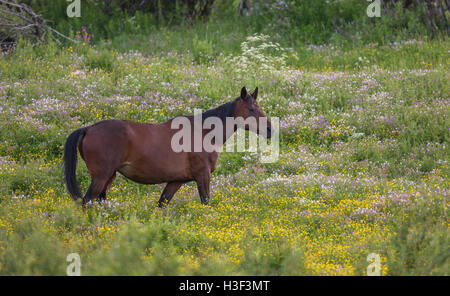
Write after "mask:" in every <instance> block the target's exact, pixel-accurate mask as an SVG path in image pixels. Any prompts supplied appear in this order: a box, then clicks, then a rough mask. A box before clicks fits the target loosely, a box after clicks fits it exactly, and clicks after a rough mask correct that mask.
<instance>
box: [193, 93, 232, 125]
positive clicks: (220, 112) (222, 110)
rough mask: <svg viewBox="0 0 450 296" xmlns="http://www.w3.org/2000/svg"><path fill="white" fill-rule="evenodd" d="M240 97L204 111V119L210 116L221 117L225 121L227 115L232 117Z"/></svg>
mask: <svg viewBox="0 0 450 296" xmlns="http://www.w3.org/2000/svg"><path fill="white" fill-rule="evenodd" d="M238 99H239V98H237V99H235V100H233V101H231V102H228V103H225V104H223V105H220V106H219V107H217V108H214V109H211V110H208V111H205V112H203V113H202V120H205V119H206V118H208V117H212V116H215V117H219V118H220V119H221V120H222V121H223V122H225V120H226V118H227V117H232V115H233V112H234V109H235V108H236V102H237V100H238Z"/></svg>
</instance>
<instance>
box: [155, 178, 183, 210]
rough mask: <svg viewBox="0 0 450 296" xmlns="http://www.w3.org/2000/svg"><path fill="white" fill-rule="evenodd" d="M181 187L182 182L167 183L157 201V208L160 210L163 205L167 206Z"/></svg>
mask: <svg viewBox="0 0 450 296" xmlns="http://www.w3.org/2000/svg"><path fill="white" fill-rule="evenodd" d="M181 185H183V182H169V183H167V185H166V187H165V188H164V190H163V192H162V194H161V197H160V198H159V201H158V206H159V207H160V208H162V207H163V206H164V205H167V204H168V203H169V202H170V200H171V199H172V197H173V196H174V195H175V193H176V192H177V191H178V189H180V187H181Z"/></svg>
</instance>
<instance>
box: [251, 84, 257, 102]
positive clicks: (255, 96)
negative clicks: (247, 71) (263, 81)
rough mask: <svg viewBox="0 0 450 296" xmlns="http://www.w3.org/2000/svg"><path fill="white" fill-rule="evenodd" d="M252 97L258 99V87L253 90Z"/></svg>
mask: <svg viewBox="0 0 450 296" xmlns="http://www.w3.org/2000/svg"><path fill="white" fill-rule="evenodd" d="M252 97H253V98H254V99H255V100H256V98H258V87H256V88H255V90H254V91H253V93H252Z"/></svg>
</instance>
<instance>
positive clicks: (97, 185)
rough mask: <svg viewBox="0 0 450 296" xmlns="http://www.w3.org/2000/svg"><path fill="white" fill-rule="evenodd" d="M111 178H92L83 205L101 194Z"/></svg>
mask: <svg viewBox="0 0 450 296" xmlns="http://www.w3.org/2000/svg"><path fill="white" fill-rule="evenodd" d="M108 180H109V178H92V181H91V185H89V188H88V190H87V192H86V195H85V196H84V197H83V202H82V204H83V207H84V206H85V205H86V203H88V202H89V201H90V200H91V199H93V198H96V197H98V196H100V193H102V191H103V189H104V188H105V186H106V184H107V182H108Z"/></svg>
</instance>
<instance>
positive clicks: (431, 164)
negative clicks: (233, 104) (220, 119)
mask: <svg viewBox="0 0 450 296" xmlns="http://www.w3.org/2000/svg"><path fill="white" fill-rule="evenodd" d="M202 28H204V27H202ZM214 29H216V30H217V31H214ZM218 30H220V29H218V28H213V29H211V28H209V29H206V30H203V31H202V30H196V36H195V38H192V34H191V35H189V36H185V31H184V29H181V28H180V29H178V30H171V31H168V30H164V29H161V30H157V31H155V32H153V33H150V34H147V35H141V36H137V37H136V36H135V37H133V36H122V37H118V38H116V39H114V40H112V41H111V40H110V41H104V42H99V43H98V44H96V45H92V44H90V40H88V38H87V36H88V34H89V32H87V31H86V30H82V29H81V28H80V32H77V33H78V34H80V36H81V38H80V39H81V40H82V42H79V43H77V44H69V45H64V46H58V45H56V44H54V43H52V42H50V43H49V44H43V45H38V46H32V45H31V44H29V43H28V42H26V41H20V42H19V44H18V45H17V48H16V49H15V51H14V52H11V53H9V54H5V55H3V56H0V274H1V275H65V274H66V268H67V266H68V264H69V263H68V262H67V261H66V258H67V256H68V254H70V253H78V254H79V255H80V258H81V264H82V265H81V273H82V274H83V275H366V270H367V267H368V265H369V264H370V263H371V262H368V260H367V257H368V255H369V254H371V253H375V254H378V255H379V256H380V260H381V274H382V275H448V274H449V255H450V252H449V251H450V250H449V246H450V244H449V236H448V235H449V228H448V225H449V224H448V223H449V221H448V206H449V201H448V199H447V197H448V195H449V190H450V179H449V163H448V161H449V142H448V141H449V135H450V133H449V131H450V122H449V115H450V114H449V111H450V108H449V102H450V101H449V100H450V97H449V94H450V84H449V78H450V77H449V75H450V57H449V52H450V43H449V41H448V39H447V38H437V39H429V38H426V37H424V38H422V39H417V40H416V39H405V40H401V41H397V42H386V43H383V44H378V43H366V44H364V43H361V44H355V45H340V44H334V45H331V44H330V45H322V46H317V45H309V44H304V45H302V46H297V47H296V48H295V49H292V48H289V47H288V46H286V45H283V44H278V43H276V42H275V41H274V40H273V39H272V38H271V37H269V36H266V35H263V34H253V33H250V34H247V33H246V32H245V31H239V32H233V31H231V30H230V31H229V34H226V35H224V34H223V32H218ZM219 39H220V40H219ZM215 40H218V41H217V43H216V42H215ZM242 86H246V87H248V88H249V89H253V88H254V87H256V86H258V87H259V104H260V105H261V106H262V108H263V109H264V110H265V112H266V114H267V116H268V117H278V118H279V119H280V156H279V160H278V161H277V162H274V163H261V162H260V160H259V156H258V154H257V153H251V152H244V153H226V152H225V153H222V154H221V156H220V158H219V163H218V167H217V170H216V171H215V172H214V173H213V175H212V180H211V200H210V204H209V205H208V206H205V205H202V204H201V203H200V200H199V197H198V193H197V188H196V186H195V184H194V183H189V184H187V185H184V186H183V187H182V188H181V189H180V191H178V193H177V194H176V195H175V197H174V198H173V200H172V202H171V203H170V204H169V205H168V206H167V207H165V208H163V209H159V208H157V206H156V205H157V201H158V199H159V195H160V193H161V191H162V189H163V185H152V186H146V185H139V184H136V183H133V182H131V181H129V180H127V179H125V178H124V177H122V176H118V178H117V179H116V181H115V182H114V184H113V186H112V188H111V190H110V192H109V195H108V199H107V201H106V202H102V203H97V202H95V201H94V202H93V203H91V204H89V205H88V206H87V208H86V210H84V211H83V210H82V209H81V207H80V204H78V203H74V202H73V201H72V200H71V198H70V197H69V195H68V193H67V192H66V189H65V186H64V183H63V163H62V153H63V146H64V143H65V139H66V138H67V136H68V135H69V134H70V133H71V132H72V131H73V130H75V129H78V128H79V127H82V126H87V125H90V124H93V123H95V122H98V121H100V120H104V119H110V118H117V119H127V120H133V121H140V122H154V123H156V122H164V121H166V120H167V119H170V118H172V117H174V116H177V115H187V114H192V113H193V110H194V108H201V109H203V110H206V109H209V108H212V107H216V106H218V105H220V104H222V103H225V102H227V101H230V100H231V99H234V98H236V97H237V96H238V95H239V91H240V89H241V88H242ZM78 179H79V182H80V185H81V187H82V188H83V190H86V189H87V186H88V185H89V181H90V178H89V174H88V171H87V169H86V167H85V165H84V163H83V161H81V160H80V159H79V167H78Z"/></svg>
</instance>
